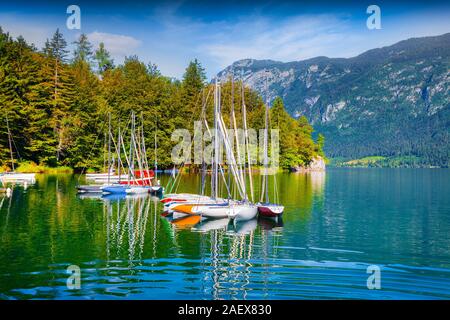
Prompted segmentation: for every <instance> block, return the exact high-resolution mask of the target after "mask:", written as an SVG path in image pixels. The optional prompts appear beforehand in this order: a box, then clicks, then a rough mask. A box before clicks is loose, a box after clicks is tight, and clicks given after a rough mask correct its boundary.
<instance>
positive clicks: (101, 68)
mask: <svg viewBox="0 0 450 320" xmlns="http://www.w3.org/2000/svg"><path fill="white" fill-rule="evenodd" d="M94 59H95V60H96V61H97V68H98V73H100V74H103V73H104V72H105V71H106V70H109V69H113V68H114V60H113V59H111V57H110V55H109V52H108V51H107V50H106V49H105V44H104V43H103V42H100V44H99V46H98V49H97V50H96V51H95V56H94Z"/></svg>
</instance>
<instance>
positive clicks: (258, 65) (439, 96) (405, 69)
mask: <svg viewBox="0 0 450 320" xmlns="http://www.w3.org/2000/svg"><path fill="white" fill-rule="evenodd" d="M233 70H234V73H235V74H241V72H242V74H243V79H244V81H245V82H246V84H247V85H249V86H250V87H252V88H253V89H255V90H256V91H258V92H259V93H260V94H261V95H262V96H263V97H268V98H269V100H270V101H273V99H274V98H275V97H276V96H280V97H282V98H283V100H284V102H285V105H286V108H287V110H288V112H289V113H290V114H291V115H292V116H294V117H299V116H301V115H305V116H306V117H307V118H308V119H309V121H310V122H311V123H312V124H313V125H314V128H315V131H316V133H322V134H324V135H325V137H326V145H325V151H326V153H327V155H328V156H329V157H332V158H336V157H343V158H347V159H355V158H362V157H366V156H374V155H377V156H387V157H399V156H408V158H413V159H416V161H417V163H418V164H419V165H424V164H426V165H437V166H444V167H448V166H449V159H450V143H449V142H450V110H449V109H450V108H449V105H450V97H449V83H450V33H446V34H444V35H440V36H434V37H423V38H412V39H408V40H404V41H401V42H398V43H396V44H394V45H392V46H387V47H383V48H378V49H373V50H369V51H366V52H364V53H362V54H360V55H358V56H356V57H353V58H327V57H316V58H312V59H308V60H303V61H295V62H279V61H272V60H253V59H245V60H240V61H237V62H235V63H233V64H232V65H231V66H229V67H227V68H226V69H224V70H223V71H221V72H220V73H219V74H218V78H219V79H220V80H225V79H227V78H229V76H230V75H231V73H232V71H233ZM266 88H267V90H266Z"/></svg>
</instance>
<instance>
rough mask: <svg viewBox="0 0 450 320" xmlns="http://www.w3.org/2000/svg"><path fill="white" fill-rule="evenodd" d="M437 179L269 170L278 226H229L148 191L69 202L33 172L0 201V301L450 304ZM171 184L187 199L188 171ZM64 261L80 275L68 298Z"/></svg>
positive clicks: (445, 222) (442, 174)
mask: <svg viewBox="0 0 450 320" xmlns="http://www.w3.org/2000/svg"><path fill="white" fill-rule="evenodd" d="M448 177H449V174H448V171H436V170H429V171H427V170H409V171H408V170H405V171H400V170H398V171H397V170H392V171H388V170H384V171H383V170H370V171H369V170H367V171H364V170H360V171H358V170H351V171H350V172H347V171H345V170H339V171H330V172H328V173H327V174H326V175H324V174H320V173H311V174H280V175H279V176H278V177H277V182H278V190H280V202H282V203H283V204H285V206H286V210H285V214H284V215H283V219H280V220H271V219H264V218H259V219H257V220H251V221H247V222H241V223H237V224H234V223H233V222H232V221H228V220H227V219H224V220H202V219H201V218H200V217H192V216H191V217H187V216H183V215H178V216H177V215H175V216H174V217H171V218H168V217H163V216H161V212H162V206H161V204H160V202H159V201H158V199H157V198H152V197H150V196H147V195H146V196H140V197H135V196H131V197H130V196H128V197H121V198H117V197H102V196H99V195H96V196H93V197H90V196H87V195H83V196H81V197H77V195H76V193H75V190H76V189H75V185H76V183H77V182H80V181H78V177H77V176H75V177H74V176H70V175H38V176H37V177H36V178H37V179H36V180H37V181H36V184H35V185H33V186H28V188H27V190H25V189H24V188H23V186H16V187H15V188H14V190H13V193H12V196H11V197H10V198H8V197H6V196H5V195H4V194H0V233H1V234H0V241H1V243H0V261H6V262H5V263H1V264H0V297H1V298H22V299H23V298H43V299H53V298H85V297H90V298H101V299H108V298H117V297H125V298H144V299H152V298H153V299H157V298H158V299H164V298H167V299H197V298H198V299H212V298H215V299H237V298H242V299H245V298H248V299H261V298H267V299H284V298H289V299H293V298H294V299H295V298H327V299H329V298H364V299H367V298H386V297H387V298H393V299H396V298H397V299H398V298H427V297H433V298H434V297H441V298H442V297H444V298H448V297H449V295H448V285H449V279H450V276H449V275H450V273H449V270H450V269H449V266H450V262H449V261H450V260H449V249H448V248H449V245H448V243H449V237H448V229H449V221H450V219H449V217H448V212H450V211H449V208H450V202H449V198H448V197H447V194H448V190H449V184H448V181H450V180H449V179H448ZM164 179H165V177H162V179H161V180H162V182H163V183H165V180H164ZM182 179H183V180H182V182H181V183H180V188H179V190H178V192H197V191H198V190H197V189H198V185H199V177H198V176H194V175H186V176H183V177H182ZM255 180H256V179H255ZM81 183H82V182H81ZM255 193H256V192H255ZM71 264H75V265H79V266H80V267H81V268H82V270H83V271H82V277H83V278H82V290H80V291H77V292H75V291H70V290H67V287H66V280H67V273H66V268H67V266H68V265H71ZM369 264H377V265H380V266H381V267H382V269H383V272H384V273H383V274H384V275H385V276H384V278H383V279H385V280H383V281H384V282H383V283H384V284H383V290H381V291H375V290H367V288H366V280H367V274H366V267H367V265H369Z"/></svg>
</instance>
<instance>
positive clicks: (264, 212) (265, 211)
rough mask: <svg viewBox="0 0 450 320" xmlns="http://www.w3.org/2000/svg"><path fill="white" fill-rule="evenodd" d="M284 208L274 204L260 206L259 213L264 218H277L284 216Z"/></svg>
mask: <svg viewBox="0 0 450 320" xmlns="http://www.w3.org/2000/svg"><path fill="white" fill-rule="evenodd" d="M283 211H284V207H283V206H279V205H274V204H262V205H258V212H259V214H260V215H261V216H263V217H269V218H276V217H280V216H281V215H282V214H283Z"/></svg>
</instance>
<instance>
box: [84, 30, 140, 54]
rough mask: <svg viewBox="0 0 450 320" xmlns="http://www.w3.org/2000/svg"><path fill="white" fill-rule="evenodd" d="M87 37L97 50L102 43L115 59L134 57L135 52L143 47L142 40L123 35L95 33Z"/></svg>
mask: <svg viewBox="0 0 450 320" xmlns="http://www.w3.org/2000/svg"><path fill="white" fill-rule="evenodd" d="M87 37H88V39H89V41H90V42H91V43H92V44H93V45H94V47H95V48H97V47H98V45H99V43H100V42H103V43H104V44H105V48H106V49H107V50H108V51H109V52H110V53H111V55H112V56H113V57H114V58H123V57H125V56H129V55H132V54H134V53H135V52H134V50H136V49H138V48H139V47H140V46H141V45H142V41H141V40H138V39H135V38H133V37H131V36H126V35H121V34H112V33H105V32H98V31H94V32H91V33H89V34H87Z"/></svg>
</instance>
